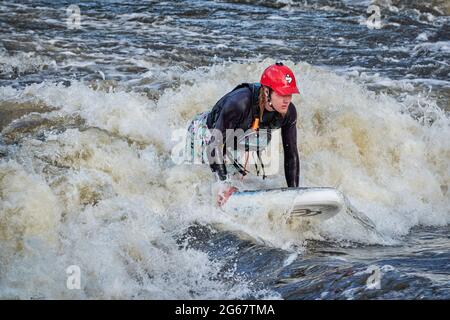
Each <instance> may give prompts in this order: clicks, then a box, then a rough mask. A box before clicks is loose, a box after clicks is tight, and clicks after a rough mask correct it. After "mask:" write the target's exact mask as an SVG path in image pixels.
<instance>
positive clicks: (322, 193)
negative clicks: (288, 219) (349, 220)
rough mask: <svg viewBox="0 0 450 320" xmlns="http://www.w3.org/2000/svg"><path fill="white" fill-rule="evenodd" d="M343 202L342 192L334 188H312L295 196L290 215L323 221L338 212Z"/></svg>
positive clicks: (342, 206)
mask: <svg viewBox="0 0 450 320" xmlns="http://www.w3.org/2000/svg"><path fill="white" fill-rule="evenodd" d="M344 203H345V202H344V198H343V196H342V194H341V193H340V192H339V191H338V190H336V189H334V188H320V189H313V188H312V189H309V190H307V191H305V192H303V193H301V194H298V195H297V196H296V197H295V200H294V204H293V208H292V211H291V216H292V217H300V218H313V217H314V219H320V220H321V221H324V220H327V219H330V218H332V217H333V216H335V215H336V214H337V213H339V212H340V211H341V210H342V209H343V208H344Z"/></svg>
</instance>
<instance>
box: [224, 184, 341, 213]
mask: <svg viewBox="0 0 450 320" xmlns="http://www.w3.org/2000/svg"><path fill="white" fill-rule="evenodd" d="M344 203H345V202H344V198H343V195H342V194H341V192H340V191H338V190H337V189H335V188H331V187H299V188H274V189H263V190H243V191H237V192H235V193H233V195H232V196H231V197H230V198H229V199H228V201H227V203H226V204H225V205H224V208H223V209H224V211H226V212H229V213H232V214H239V215H245V214H255V212H256V213H257V212H262V213H263V212H268V211H270V212H277V213H280V214H284V215H286V216H287V217H288V218H291V219H309V220H315V221H324V220H327V219H330V218H332V217H334V216H335V215H336V214H338V213H339V212H340V211H341V210H342V209H343V207H344Z"/></svg>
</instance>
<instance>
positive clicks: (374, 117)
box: [0, 0, 450, 299]
mask: <svg viewBox="0 0 450 320" xmlns="http://www.w3.org/2000/svg"><path fill="white" fill-rule="evenodd" d="M374 3H375V4H376V5H377V6H378V7H379V8H380V10H381V28H380V29H371V28H368V25H367V19H368V16H369V14H368V13H366V10H367V7H368V6H369V5H370V4H371V2H370V1H366V2H361V1H349V0H347V1H321V0H319V1H287V0H233V1H203V0H195V1H165V2H158V1H145V2H142V1H131V0H128V1H111V2H98V3H94V2H88V3H81V4H79V9H80V25H79V27H73V25H71V24H73V23H74V22H73V21H76V20H71V19H72V17H71V15H73V14H76V11H73V10H68V11H66V9H68V7H69V4H70V3H68V2H66V1H44V0H39V1H23V2H21V3H20V4H17V3H15V2H14V1H9V0H8V1H3V2H2V3H1V4H0V30H1V31H0V35H1V37H0V85H1V86H0V130H1V135H0V241H1V245H0V298H6V299H16V298H20V299H59V298H79V299H126V298H130V299H235V298H236V299H242V298H269V299H270V298H272V299H278V298H281V299H367V298H378V299H382V298H391V299H398V298H413V299H420V298H425V299H429V298H438V299H449V298H450V242H449V239H450V238H449V231H450V210H449V208H450V191H449V190H448V188H449V185H450V138H449V137H450V121H449V111H450V107H449V97H450V66H449V61H450V60H449V58H450V39H449V35H450V32H449V22H450V18H449V14H450V8H449V7H448V2H446V1H431V2H429V4H427V5H424V4H422V3H421V2H420V1H417V2H416V1H401V0H400V1H378V2H374ZM74 12H75V13H74ZM278 60H282V61H283V62H284V63H285V64H286V65H288V66H289V67H290V68H292V70H294V72H295V75H296V77H297V81H298V86H299V89H300V95H297V96H294V99H293V103H294V104H295V105H296V107H297V112H298V115H299V120H298V123H297V130H298V139H299V141H298V148H299V154H300V163H301V173H300V182H301V183H300V184H301V185H302V186H332V187H336V188H338V189H339V190H340V191H342V193H343V194H345V195H346V197H347V199H348V208H347V210H346V212H342V213H341V214H339V215H337V216H336V217H334V218H332V219H330V220H327V221H325V222H324V223H321V224H317V225H314V224H312V223H308V224H307V223H305V224H304V225H293V224H289V223H286V221H282V220H277V219H273V216H271V215H270V214H267V217H266V218H265V219H254V218H252V217H251V216H250V217H248V218H247V219H244V220H239V219H238V218H236V217H232V216H228V215H226V214H224V213H223V212H222V211H221V210H219V209H217V208H215V207H214V206H212V205H211V204H212V201H211V197H212V192H211V188H212V181H213V176H212V174H211V172H210V169H209V167H208V166H201V165H194V166H192V165H187V164H178V163H175V162H174V161H173V149H174V148H176V146H177V145H178V144H179V143H180V141H178V140H177V139H175V138H174V132H176V131H177V130H179V129H185V128H186V126H187V124H188V122H189V121H190V119H191V118H192V117H193V116H194V115H195V114H196V113H199V112H202V111H207V110H209V109H210V108H211V107H212V106H213V105H214V104H215V102H216V101H217V100H218V99H219V98H220V97H222V96H223V95H224V94H225V93H227V92H228V91H230V90H231V89H232V88H234V87H235V86H236V85H237V84H239V83H241V82H257V81H258V80H259V76H260V75H261V73H262V71H263V70H264V69H265V68H266V67H267V66H268V65H269V64H272V63H274V62H275V61H278ZM257 186H260V187H281V186H285V181H284V175H283V172H282V169H281V171H280V172H279V174H278V175H274V176H270V177H269V178H268V179H267V180H265V181H262V180H259V179H256V178H255V179H250V180H249V185H248V186H247V187H249V188H250V187H253V188H255V187H257ZM361 217H365V219H369V220H370V221H371V227H368V225H367V224H365V223H361ZM70 266H77V267H78V268H79V271H80V275H81V286H80V289H73V288H72V289H69V288H68V286H67V284H68V283H67V279H68V276H69V275H68V273H67V272H66V271H67V270H68V268H69V267H70ZM373 268H377V270H379V276H380V279H381V280H380V287H379V288H375V289H374V288H371V287H370V285H368V284H367V279H368V277H369V275H370V273H371V270H372V269H373Z"/></svg>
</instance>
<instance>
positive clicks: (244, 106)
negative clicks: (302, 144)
mask: <svg viewBox="0 0 450 320" xmlns="http://www.w3.org/2000/svg"><path fill="white" fill-rule="evenodd" d="M260 88H261V85H260V84H259V83H253V84H248V83H243V84H241V85H239V86H237V87H236V88H235V89H233V90H232V91H231V92H229V93H227V94H226V95H225V96H223V97H222V98H221V99H220V100H219V101H218V102H217V103H216V105H215V106H214V107H213V109H212V110H211V112H210V113H209V115H208V118H207V122H206V123H207V126H208V128H209V129H217V130H220V131H221V132H222V135H223V141H214V139H212V140H211V142H210V144H209V145H208V154H212V155H213V156H214V157H218V156H219V157H222V161H212V160H211V159H209V163H210V166H211V169H212V171H213V172H216V173H217V174H218V176H219V178H220V180H225V179H226V176H227V170H226V167H225V165H224V162H223V156H224V153H225V152H224V150H220V148H226V147H224V144H225V141H226V139H227V138H226V130H227V129H235V130H236V129H242V130H244V131H246V130H248V129H250V128H251V126H252V123H253V121H254V119H255V118H258V117H259V103H258V95H259V90H260ZM296 123H297V111H296V109H295V106H294V105H293V104H292V103H291V104H289V107H288V111H287V113H286V115H285V116H284V117H282V116H281V114H280V113H278V112H276V111H273V112H270V111H267V110H265V111H264V113H263V118H262V121H261V123H260V124H259V128H260V129H268V131H269V132H270V130H271V129H279V128H281V138H282V142H283V150H284V173H285V177H286V182H287V185H288V187H298V183H299V172H300V164H299V157H298V150H297V128H296ZM215 159H217V158H215Z"/></svg>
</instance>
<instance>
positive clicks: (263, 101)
mask: <svg viewBox="0 0 450 320" xmlns="http://www.w3.org/2000/svg"><path fill="white" fill-rule="evenodd" d="M264 88H265V86H263V85H261V88H260V89H259V97H258V102H259V121H262V117H263V113H264V109H265V108H266V103H267V97H266V93H265V92H264Z"/></svg>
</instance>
